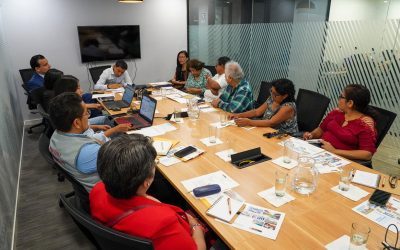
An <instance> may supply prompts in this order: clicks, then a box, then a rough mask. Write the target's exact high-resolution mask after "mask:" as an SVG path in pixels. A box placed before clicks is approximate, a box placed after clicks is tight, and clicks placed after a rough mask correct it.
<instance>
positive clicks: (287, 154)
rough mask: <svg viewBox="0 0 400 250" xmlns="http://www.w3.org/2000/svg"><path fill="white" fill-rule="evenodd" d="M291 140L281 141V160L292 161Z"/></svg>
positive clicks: (287, 162)
mask: <svg viewBox="0 0 400 250" xmlns="http://www.w3.org/2000/svg"><path fill="white" fill-rule="evenodd" d="M293 147H294V145H293V142H291V141H289V140H286V141H285V142H284V143H283V162H284V163H286V164H289V163H291V162H292V157H293V155H292V151H293Z"/></svg>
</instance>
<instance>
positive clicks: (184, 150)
mask: <svg viewBox="0 0 400 250" xmlns="http://www.w3.org/2000/svg"><path fill="white" fill-rule="evenodd" d="M193 152H196V148H194V147H192V146H188V147H186V148H182V149H181V150H179V151H177V152H175V154H174V155H175V156H176V157H178V158H182V157H185V156H187V155H189V154H191V153H193Z"/></svg>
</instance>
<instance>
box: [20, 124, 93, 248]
mask: <svg viewBox="0 0 400 250" xmlns="http://www.w3.org/2000/svg"><path fill="white" fill-rule="evenodd" d="M39 136H40V128H37V129H35V131H34V133H33V134H30V135H29V134H27V133H26V131H25V136H24V148H23V156H22V157H23V158H22V166H21V177H20V187H19V197H18V208H17V225H16V235H15V248H16V249H21V250H22V249H74V250H76V249H95V247H94V246H93V245H92V244H91V242H90V241H88V240H87V239H86V237H85V236H84V235H83V234H82V233H81V231H80V230H79V228H78V227H77V226H76V225H75V223H74V222H73V220H72V219H71V217H70V216H69V214H68V213H67V212H66V211H65V210H64V209H63V208H60V207H59V206H58V195H59V193H68V192H70V191H72V186H71V184H70V183H69V182H68V181H67V180H65V181H64V182H59V181H58V180H57V171H56V170H54V169H53V168H52V167H51V166H50V165H49V164H48V163H47V162H46V161H45V160H44V158H42V156H41V154H40V152H39V150H38V146H37V143H38V139H39Z"/></svg>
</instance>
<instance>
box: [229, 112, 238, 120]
mask: <svg viewBox="0 0 400 250" xmlns="http://www.w3.org/2000/svg"><path fill="white" fill-rule="evenodd" d="M237 118H239V114H233V113H229V114H228V120H233V119H237Z"/></svg>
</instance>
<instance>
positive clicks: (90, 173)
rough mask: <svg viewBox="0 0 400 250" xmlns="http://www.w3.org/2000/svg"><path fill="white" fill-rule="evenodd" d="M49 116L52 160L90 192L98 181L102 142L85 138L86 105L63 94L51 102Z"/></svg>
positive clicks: (73, 94)
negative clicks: (98, 158)
mask: <svg viewBox="0 0 400 250" xmlns="http://www.w3.org/2000/svg"><path fill="white" fill-rule="evenodd" d="M49 115H50V120H51V122H52V124H53V125H54V127H55V129H56V130H55V131H54V133H53V135H52V136H51V139H50V146H49V150H50V152H51V154H52V156H53V158H54V161H55V162H56V163H57V164H58V165H59V166H60V167H62V168H63V169H64V170H65V171H67V172H68V173H70V174H71V175H72V176H73V177H74V178H75V179H76V180H77V181H78V182H80V183H81V184H82V185H83V186H84V187H85V189H86V190H87V191H88V192H90V190H91V189H92V187H93V186H94V185H95V184H96V183H97V182H98V181H99V176H98V174H97V169H96V162H97V153H98V151H99V149H100V145H101V144H102V143H104V142H102V141H100V140H98V139H95V138H93V137H91V136H88V135H87V131H88V130H90V129H89V123H88V117H89V113H88V110H87V108H86V105H85V104H84V103H83V102H82V98H81V97H80V96H79V95H77V94H76V93H63V94H60V95H58V96H56V97H54V98H53V99H52V100H51V101H50V105H49Z"/></svg>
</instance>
